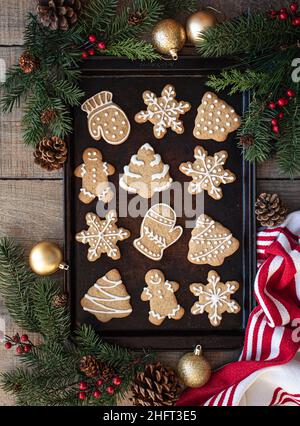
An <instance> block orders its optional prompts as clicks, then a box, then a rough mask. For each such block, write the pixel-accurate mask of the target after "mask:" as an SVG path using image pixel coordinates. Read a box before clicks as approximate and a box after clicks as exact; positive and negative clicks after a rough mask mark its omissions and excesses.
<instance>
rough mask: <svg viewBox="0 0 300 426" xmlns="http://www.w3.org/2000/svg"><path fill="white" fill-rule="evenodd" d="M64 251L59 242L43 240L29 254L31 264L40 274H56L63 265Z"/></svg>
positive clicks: (34, 270)
mask: <svg viewBox="0 0 300 426" xmlns="http://www.w3.org/2000/svg"><path fill="white" fill-rule="evenodd" d="M62 259H63V256H62V252H61V249H60V248H59V247H58V245H57V244H55V243H51V242H49V241H41V242H40V243H38V244H36V245H35V246H34V247H33V248H32V249H31V251H30V254H29V265H30V267H31V269H32V270H33V272H35V273H36V274H38V275H51V274H54V272H56V271H57V270H58V269H59V268H60V267H61V265H62Z"/></svg>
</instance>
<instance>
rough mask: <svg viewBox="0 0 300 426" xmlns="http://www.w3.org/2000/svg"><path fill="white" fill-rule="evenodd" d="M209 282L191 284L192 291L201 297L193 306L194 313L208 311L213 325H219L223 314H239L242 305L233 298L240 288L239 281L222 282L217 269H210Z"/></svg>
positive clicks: (192, 311)
mask: <svg viewBox="0 0 300 426" xmlns="http://www.w3.org/2000/svg"><path fill="white" fill-rule="evenodd" d="M207 281H208V284H206V285H205V284H198V283H194V284H191V285H190V291H191V292H192V293H193V294H194V295H195V296H197V297H198V298H199V300H198V302H195V303H194V305H193V306H192V308H191V313H192V314H193V315H200V314H203V313H204V312H207V313H208V319H209V321H210V323H211V325H212V326H214V327H217V326H219V325H220V323H221V321H222V314H223V313H224V312H228V313H230V314H237V313H238V312H239V311H240V310H241V307H240V305H239V304H238V303H237V302H236V301H235V300H231V295H232V294H234V293H235V292H236V291H237V290H238V289H239V283H238V282H237V281H227V282H226V283H225V284H224V283H222V282H221V280H220V276H219V275H218V273H217V272H215V271H209V273H208V277H207Z"/></svg>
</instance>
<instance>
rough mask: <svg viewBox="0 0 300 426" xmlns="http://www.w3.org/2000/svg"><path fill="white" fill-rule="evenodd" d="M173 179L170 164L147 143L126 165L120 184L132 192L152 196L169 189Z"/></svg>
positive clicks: (142, 195) (144, 196)
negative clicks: (163, 160)
mask: <svg viewBox="0 0 300 426" xmlns="http://www.w3.org/2000/svg"><path fill="white" fill-rule="evenodd" d="M172 181H173V179H172V178H171V177H170V174H169V166H168V165H167V164H164V163H163V162H162V159H161V156H160V155H159V154H155V152H154V149H153V148H152V146H151V145H149V144H148V143H146V144H144V145H143V146H142V147H141V148H140V149H139V150H138V153H137V155H133V156H132V157H131V160H130V164H129V165H128V166H125V167H124V175H123V176H122V177H121V179H120V186H121V187H122V188H123V189H125V191H128V192H129V193H131V194H139V195H140V196H141V197H143V198H151V197H152V196H153V195H154V194H155V192H161V191H164V190H166V189H168V188H169V187H170V185H171V183H172Z"/></svg>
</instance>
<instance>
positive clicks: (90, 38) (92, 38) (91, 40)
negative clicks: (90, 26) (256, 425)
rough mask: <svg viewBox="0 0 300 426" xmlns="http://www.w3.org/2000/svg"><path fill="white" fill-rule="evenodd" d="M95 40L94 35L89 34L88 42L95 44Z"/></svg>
mask: <svg viewBox="0 0 300 426" xmlns="http://www.w3.org/2000/svg"><path fill="white" fill-rule="evenodd" d="M96 40H97V37H96V36H95V34H90V35H89V41H90V42H91V43H95V41H96Z"/></svg>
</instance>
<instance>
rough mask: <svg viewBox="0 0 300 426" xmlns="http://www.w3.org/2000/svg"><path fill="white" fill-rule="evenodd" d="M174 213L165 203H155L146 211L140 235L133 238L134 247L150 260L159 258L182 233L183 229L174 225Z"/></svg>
mask: <svg viewBox="0 0 300 426" xmlns="http://www.w3.org/2000/svg"><path fill="white" fill-rule="evenodd" d="M176 218H177V217H176V213H175V211H174V210H173V209H172V208H171V207H170V206H168V205H167V204H155V205H154V206H152V207H151V208H150V209H149V210H148V212H147V213H146V215H145V217H144V219H143V222H142V225H141V231H140V233H141V235H140V237H139V238H137V239H136V240H134V242H133V245H134V247H135V248H136V249H137V250H139V251H140V252H141V253H142V254H143V255H144V256H147V257H149V258H150V259H152V260H156V261H158V260H160V259H161V258H162V257H163V254H164V251H165V250H166V249H167V248H168V247H169V246H171V245H172V244H174V243H175V242H176V241H177V240H178V239H179V238H180V237H181V235H182V232H183V229H182V228H181V226H175V225H176Z"/></svg>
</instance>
